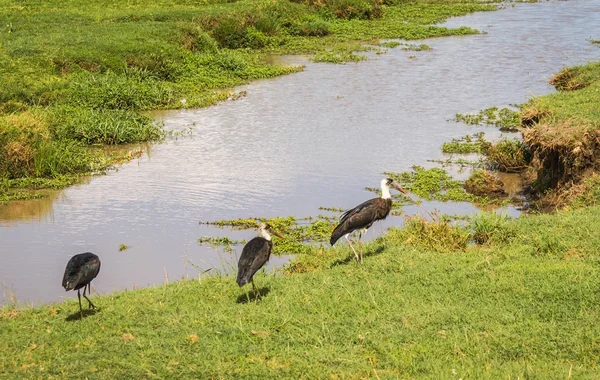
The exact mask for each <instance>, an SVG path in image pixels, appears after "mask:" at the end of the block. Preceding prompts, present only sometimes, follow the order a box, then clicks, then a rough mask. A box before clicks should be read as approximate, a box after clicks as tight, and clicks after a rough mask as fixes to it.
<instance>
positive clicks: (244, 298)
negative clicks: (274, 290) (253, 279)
mask: <svg viewBox="0 0 600 380" xmlns="http://www.w3.org/2000/svg"><path fill="white" fill-rule="evenodd" d="M270 291H271V289H269V288H267V287H264V288H260V289H256V291H254V290H252V291H249V292H247V293H246V294H241V295H239V296H238V298H237V300H236V303H248V302H252V301H258V300H260V299H262V298H263V297H264V296H266V295H267V294H269V292H270Z"/></svg>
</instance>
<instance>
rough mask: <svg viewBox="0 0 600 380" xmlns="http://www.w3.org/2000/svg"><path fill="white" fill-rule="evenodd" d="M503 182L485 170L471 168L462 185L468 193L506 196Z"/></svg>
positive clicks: (492, 196)
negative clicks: (471, 170)
mask: <svg viewBox="0 0 600 380" xmlns="http://www.w3.org/2000/svg"><path fill="white" fill-rule="evenodd" d="M503 185H504V184H503V183H502V181H500V180H499V179H498V178H496V176H494V175H493V174H492V173H490V172H489V171H487V170H482V169H478V170H473V172H472V173H471V175H470V176H469V178H468V179H467V180H466V181H465V184H464V187H465V190H466V191H467V192H468V193H469V194H473V195H477V196H487V197H491V198H501V197H504V196H506V195H507V194H506V192H505V191H504V188H503Z"/></svg>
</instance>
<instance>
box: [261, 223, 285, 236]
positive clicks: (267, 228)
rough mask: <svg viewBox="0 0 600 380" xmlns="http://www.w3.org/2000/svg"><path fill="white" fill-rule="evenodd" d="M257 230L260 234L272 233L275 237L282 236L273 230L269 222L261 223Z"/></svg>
mask: <svg viewBox="0 0 600 380" xmlns="http://www.w3.org/2000/svg"><path fill="white" fill-rule="evenodd" d="M258 230H259V231H260V232H261V234H262V235H264V234H265V233H267V234H273V235H275V236H277V237H280V238H283V236H282V235H281V234H279V233H278V232H277V231H275V230H274V229H273V227H271V225H270V224H269V223H261V224H260V226H259V227H258Z"/></svg>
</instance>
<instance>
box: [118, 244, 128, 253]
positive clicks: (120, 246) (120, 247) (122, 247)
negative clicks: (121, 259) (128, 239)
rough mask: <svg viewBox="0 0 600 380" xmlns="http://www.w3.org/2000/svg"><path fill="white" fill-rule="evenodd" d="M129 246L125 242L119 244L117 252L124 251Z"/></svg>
mask: <svg viewBox="0 0 600 380" xmlns="http://www.w3.org/2000/svg"><path fill="white" fill-rule="evenodd" d="M128 248H129V246H128V245H127V244H119V252H123V251H126V250H127V249H128Z"/></svg>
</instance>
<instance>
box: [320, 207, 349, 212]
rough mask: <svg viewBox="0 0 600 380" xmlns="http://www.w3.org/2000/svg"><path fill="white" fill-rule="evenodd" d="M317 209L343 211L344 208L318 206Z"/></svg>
mask: <svg viewBox="0 0 600 380" xmlns="http://www.w3.org/2000/svg"><path fill="white" fill-rule="evenodd" d="M319 210H323V211H333V212H344V211H346V210H344V209H343V208H341V207H322V206H321V207H319Z"/></svg>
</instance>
